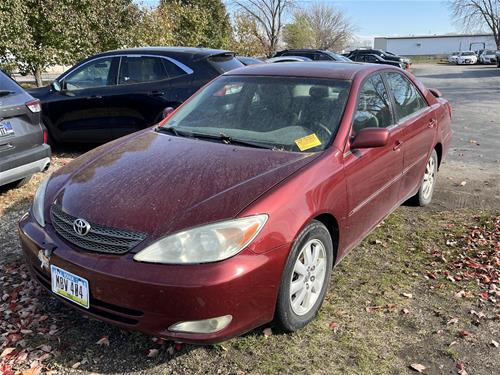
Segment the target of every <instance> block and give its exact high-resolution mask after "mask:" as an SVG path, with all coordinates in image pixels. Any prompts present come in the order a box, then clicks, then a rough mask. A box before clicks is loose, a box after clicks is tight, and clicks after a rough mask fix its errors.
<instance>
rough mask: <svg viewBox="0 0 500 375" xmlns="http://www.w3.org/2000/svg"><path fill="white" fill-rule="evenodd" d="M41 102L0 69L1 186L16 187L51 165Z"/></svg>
mask: <svg viewBox="0 0 500 375" xmlns="http://www.w3.org/2000/svg"><path fill="white" fill-rule="evenodd" d="M40 110H41V107H40V101H39V100H37V99H35V98H33V97H32V96H31V95H29V94H28V93H27V92H26V91H24V90H23V89H22V87H21V86H19V85H18V84H17V83H16V82H15V81H14V80H13V79H11V78H10V77H9V76H8V75H7V74H5V73H4V72H2V71H0V186H5V185H7V184H8V185H9V186H11V187H19V186H22V185H24V184H25V183H27V182H28V181H29V180H30V178H31V176H32V175H33V174H35V173H37V172H41V171H44V170H46V169H47V168H48V167H49V164H50V146H49V145H47V143H46V140H47V132H46V130H45V128H44V126H43V125H42V123H41V122H40Z"/></svg>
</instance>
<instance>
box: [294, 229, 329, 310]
mask: <svg viewBox="0 0 500 375" xmlns="http://www.w3.org/2000/svg"><path fill="white" fill-rule="evenodd" d="M326 264H327V258H326V249H325V246H324V244H323V243H322V242H321V241H319V240H318V239H312V240H310V241H308V242H307V243H306V244H305V245H304V246H303V247H302V249H301V250H300V253H299V256H298V257H297V260H296V262H295V266H294V268H293V273H292V277H291V280H290V305H291V307H292V310H293V312H294V313H295V314H297V315H305V314H307V313H308V312H309V311H311V309H312V308H313V306H314V304H315V303H316V301H317V300H318V298H319V296H320V294H321V290H322V288H323V284H324V282H325V274H326Z"/></svg>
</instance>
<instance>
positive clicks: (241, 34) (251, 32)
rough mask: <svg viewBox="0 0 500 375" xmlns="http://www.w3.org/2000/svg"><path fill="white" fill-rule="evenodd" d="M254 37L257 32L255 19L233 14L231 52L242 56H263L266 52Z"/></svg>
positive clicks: (241, 14) (242, 14)
mask: <svg viewBox="0 0 500 375" xmlns="http://www.w3.org/2000/svg"><path fill="white" fill-rule="evenodd" d="M256 35H258V31H257V23H256V22H255V19H254V18H251V17H248V16H247V15H246V14H244V13H237V14H235V16H234V25H233V39H232V40H231V44H230V49H231V51H234V52H236V53H237V54H239V55H244V56H264V55H265V54H266V50H265V49H264V47H263V46H262V43H261V42H260V39H259V38H258V37H257V36H256Z"/></svg>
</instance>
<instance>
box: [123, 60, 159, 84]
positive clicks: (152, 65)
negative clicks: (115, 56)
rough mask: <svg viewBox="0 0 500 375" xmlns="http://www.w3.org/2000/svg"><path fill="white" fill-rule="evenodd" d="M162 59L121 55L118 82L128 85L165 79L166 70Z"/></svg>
mask: <svg viewBox="0 0 500 375" xmlns="http://www.w3.org/2000/svg"><path fill="white" fill-rule="evenodd" d="M162 60H163V59H161V58H158V57H142V56H138V57H135V56H125V57H122V60H121V63H120V73H119V75H118V84H119V85H130V84H134V83H145V82H154V81H161V80H164V79H167V78H168V74H167V70H166V69H165V66H164V64H163V62H162Z"/></svg>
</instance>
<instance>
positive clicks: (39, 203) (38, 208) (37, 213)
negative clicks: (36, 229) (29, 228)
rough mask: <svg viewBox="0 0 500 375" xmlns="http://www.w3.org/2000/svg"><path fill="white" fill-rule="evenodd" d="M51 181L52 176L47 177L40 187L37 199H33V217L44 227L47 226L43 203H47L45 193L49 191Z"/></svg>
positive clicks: (36, 195)
mask: <svg viewBox="0 0 500 375" xmlns="http://www.w3.org/2000/svg"><path fill="white" fill-rule="evenodd" d="M49 179H50V176H47V177H45V179H44V180H43V181H42V182H41V184H40V186H38V189H37V190H36V193H35V197H34V198H33V204H32V205H31V212H32V213H33V217H34V218H35V220H36V221H37V223H38V224H40V225H41V226H42V227H44V226H45V218H44V216H43V203H44V201H45V191H46V190H47V184H48V183H49Z"/></svg>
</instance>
